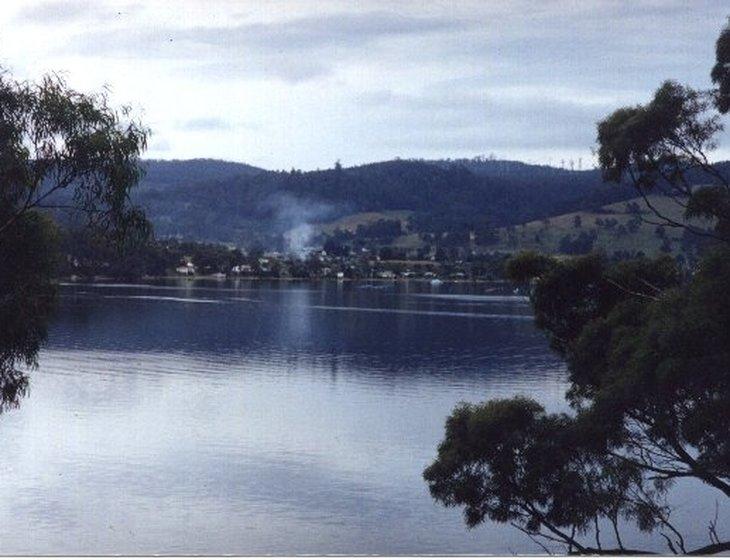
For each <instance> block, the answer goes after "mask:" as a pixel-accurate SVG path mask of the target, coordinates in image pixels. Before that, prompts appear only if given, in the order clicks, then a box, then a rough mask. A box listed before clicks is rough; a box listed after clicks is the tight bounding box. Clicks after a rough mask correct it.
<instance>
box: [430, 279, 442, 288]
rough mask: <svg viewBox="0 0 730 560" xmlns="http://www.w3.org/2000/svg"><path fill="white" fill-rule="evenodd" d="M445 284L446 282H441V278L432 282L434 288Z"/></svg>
mask: <svg viewBox="0 0 730 560" xmlns="http://www.w3.org/2000/svg"><path fill="white" fill-rule="evenodd" d="M443 283H444V281H443V280H440V279H439V278H434V279H433V280H431V285H432V286H438V285H439V284H443Z"/></svg>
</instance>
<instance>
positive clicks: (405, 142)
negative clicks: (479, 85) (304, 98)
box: [360, 90, 613, 152]
mask: <svg viewBox="0 0 730 560" xmlns="http://www.w3.org/2000/svg"><path fill="white" fill-rule="evenodd" d="M360 102H361V104H362V105H361V106H362V107H363V108H364V110H366V111H368V114H369V115H370V118H371V121H372V122H373V124H374V126H376V127H383V128H384V127H388V129H389V130H390V133H389V134H386V135H384V136H385V138H384V139H383V143H384V144H385V145H388V146H390V147H392V148H403V149H405V148H407V147H414V148H419V149H431V148H438V149H443V150H449V149H453V150H473V151H475V152H478V151H480V150H483V149H485V147H489V148H490V149H514V148H526V149H529V148H545V147H560V148H572V149H581V150H586V151H587V150H589V149H590V148H591V147H592V146H593V144H594V142H595V125H596V122H597V121H598V120H600V119H601V118H603V117H604V116H606V115H607V114H608V113H609V112H610V111H611V110H612V109H613V106H612V105H610V104H608V103H607V104H605V105H602V104H598V103H596V104H591V105H586V104H583V103H580V102H579V101H571V100H568V99H558V98H539V97H535V98H534V97H529V98H519V97H515V98H503V97H497V96H493V95H490V94H489V91H488V90H485V91H483V92H481V93H478V94H477V93H464V92H452V93H447V94H442V95H436V94H428V95H423V96H415V95H401V94H395V93H392V92H388V91H376V92H372V93H370V94H367V95H364V96H362V97H361V98H360Z"/></svg>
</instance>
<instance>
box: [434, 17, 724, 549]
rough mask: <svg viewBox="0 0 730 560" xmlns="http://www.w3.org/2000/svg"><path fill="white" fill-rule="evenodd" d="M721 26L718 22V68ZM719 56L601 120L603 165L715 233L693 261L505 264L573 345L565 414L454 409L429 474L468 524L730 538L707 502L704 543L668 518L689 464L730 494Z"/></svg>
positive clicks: (553, 335)
mask: <svg viewBox="0 0 730 560" xmlns="http://www.w3.org/2000/svg"><path fill="white" fill-rule="evenodd" d="M727 41H728V31H727V30H725V31H723V33H722V35H721V38H720V41H718V49H717V56H718V64H719V65H721V68H722V69H725V68H726V66H725V64H726V61H727V60H728V59H727V50H726V46H727ZM717 68H718V67H717V66H716V67H715V70H713V79H714V80H715V82H716V83H718V82H720V87H719V89H718V90H715V91H711V92H698V91H695V90H693V89H691V88H688V87H686V86H681V85H679V84H676V83H675V82H665V83H664V84H663V85H662V86H661V87H660V88H659V89H658V90H657V92H656V94H655V95H654V98H653V100H652V101H651V102H650V103H648V104H647V105H643V106H637V107H628V108H622V109H618V110H617V111H615V112H614V113H613V114H611V115H610V116H608V117H607V118H606V119H604V120H603V121H602V122H600V123H599V125H598V144H599V150H598V155H599V161H600V164H601V168H602V171H603V173H604V177H605V178H606V179H607V180H609V181H616V182H618V181H621V180H622V179H623V178H624V177H626V176H628V177H629V178H630V180H631V182H632V184H633V185H634V186H635V188H636V189H637V190H638V192H639V193H640V194H641V195H642V196H644V197H645V200H646V201H647V204H648V205H649V207H650V208H652V209H653V210H654V217H653V218H654V219H655V220H656V223H657V224H659V225H663V226H667V227H681V228H685V229H686V230H687V231H688V232H689V233H691V234H693V235H698V236H703V237H707V238H709V239H711V241H712V243H710V244H709V246H708V248H707V249H706V252H705V254H704V256H703V258H702V260H701V262H700V264H699V266H698V267H697V269H696V270H694V271H693V273H692V274H691V275H690V276H688V277H685V276H683V275H682V274H681V273H680V271H679V270H678V269H677V267H676V265H675V262H674V261H673V260H672V259H670V258H668V257H664V258H659V259H654V260H649V259H639V260H633V261H625V262H619V263H610V262H608V261H607V260H606V259H605V258H604V257H602V256H600V255H596V254H593V255H588V256H585V257H578V258H573V259H568V260H557V259H555V258H550V257H545V256H542V255H538V254H523V255H520V256H518V257H516V258H513V259H512V260H511V261H510V262H509V263H508V264H507V273H508V275H509V276H510V277H511V278H512V279H513V280H514V281H515V282H521V283H528V284H529V285H530V286H531V301H532V304H533V307H534V311H535V321H536V325H537V326H538V327H539V328H540V329H542V330H544V331H545V332H546V334H547V336H548V338H549V341H550V345H551V347H552V348H553V349H554V350H555V351H557V352H558V353H559V354H560V355H561V356H562V357H563V358H564V359H565V360H566V363H567V366H568V371H569V381H570V389H569V391H568V393H567V395H566V396H567V400H568V403H569V404H570V406H571V408H572V413H571V414H566V413H563V414H549V413H547V412H546V411H545V410H544V408H543V407H542V406H541V405H540V404H539V403H537V402H535V401H533V400H531V399H527V398H524V397H517V398H513V399H502V400H493V401H488V402H486V403H482V404H479V405H470V404H464V405H461V406H459V407H458V408H457V409H456V410H455V411H454V412H453V413H452V415H451V416H450V417H449V418H448V420H447V422H446V435H445V438H444V440H443V442H442V443H441V445H440V446H439V449H438V456H437V458H436V460H435V462H434V463H433V464H432V465H431V466H430V467H428V468H427V469H426V471H425V472H424V477H425V479H426V481H427V483H428V485H429V488H430V491H431V494H432V495H433V496H434V498H436V499H437V500H438V501H440V502H441V503H443V504H444V505H446V506H451V507H463V508H464V515H465V519H466V522H467V524H468V525H470V526H474V525H477V524H478V523H481V522H482V521H483V520H484V519H491V520H493V521H496V522H502V523H510V524H512V525H513V526H514V527H516V528H517V529H519V530H520V531H522V532H524V533H525V534H526V535H528V536H529V537H530V538H532V539H534V540H535V542H537V543H539V544H540V546H542V547H544V550H545V551H549V550H550V548H549V547H550V546H553V545H556V544H560V545H564V546H565V547H566V548H567V551H568V552H578V553H584V554H588V553H590V554H605V553H614V554H615V553H632V552H633V553H638V552H655V550H653V549H651V548H647V549H645V550H632V549H630V548H629V547H626V546H625V545H624V542H623V539H622V526H624V524H626V523H632V524H633V525H635V526H636V527H637V528H638V529H639V530H640V531H643V532H646V533H655V534H658V535H661V537H662V538H663V539H664V542H665V543H666V546H667V548H668V550H669V551H670V552H672V553H676V554H709V553H716V552H723V551H728V550H730V542H728V541H723V540H721V538H720V535H719V534H718V529H717V520H716V519H715V518H713V515H712V513H713V512H712V508H710V507H708V517H707V519H706V520H705V522H706V523H707V525H706V527H707V535H708V539H709V542H707V543H704V544H701V545H698V543H689V542H688V541H687V540H686V539H685V536H684V534H683V530H682V528H681V527H677V526H676V525H675V523H674V522H673V519H672V505H671V501H670V497H671V490H672V489H673V488H674V487H675V486H676V484H678V481H682V480H686V479H693V480H696V481H700V482H702V483H704V484H706V485H708V486H709V487H711V488H712V489H714V490H715V491H716V492H717V495H718V499H722V500H727V499H728V498H730V415H728V410H730V236H729V235H728V233H730V229H728V220H729V219H730V213H729V212H728V209H730V186H729V185H728V178H727V177H726V176H725V175H724V174H723V173H722V172H720V171H719V170H718V169H717V168H715V167H714V166H713V165H712V163H711V162H710V159H709V157H708V152H709V151H711V150H712V149H713V148H714V146H715V137H716V133H717V132H718V131H719V130H721V128H722V125H721V123H720V121H719V115H718V114H716V113H713V108H717V110H718V111H720V112H725V111H727V109H728V107H727V105H726V104H725V103H724V100H725V98H724V97H723V95H725V94H723V92H722V87H723V84H725V85H727V84H726V82H723V80H726V79H727V76H726V74H723V73H722V72H721V71H719V70H717ZM653 190H658V191H659V192H661V193H663V194H665V195H666V196H667V197H670V198H671V199H672V200H674V201H675V202H676V203H677V204H680V205H681V206H682V207H683V208H684V211H685V216H686V217H688V218H690V217H703V218H706V219H708V220H709V221H710V223H711V224H712V227H707V228H700V227H697V226H694V225H688V224H687V223H685V222H678V221H675V220H672V219H671V218H668V217H667V216H664V215H662V214H661V213H660V212H659V211H657V210H656V209H654V208H653V207H651V203H650V201H649V199H647V198H646V193H647V192H650V191H653ZM698 522H700V521H699V520H698ZM606 528H608V529H609V534H608V535H607V534H606V532H605V529H606Z"/></svg>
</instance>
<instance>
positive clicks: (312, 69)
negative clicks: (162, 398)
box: [0, 0, 730, 169]
mask: <svg viewBox="0 0 730 560" xmlns="http://www.w3.org/2000/svg"><path fill="white" fill-rule="evenodd" d="M728 15H730V5H728V3H727V0H717V1H713V0H707V1H701V0H692V1H691V2H688V1H686V0H677V1H674V0H646V1H644V0H632V1H601V0H571V1H567V0H556V1H550V0H532V1H523V0H510V1H507V0H482V1H479V2H470V1H466V0H460V1H456V0H452V1H444V0H417V1H416V0H414V1H406V0H401V1H396V0H389V1H386V0H358V1H356V0H352V1H345V0H338V1H326V0H275V1H264V0H238V1H234V0H189V1H184V0H178V1H174V2H173V1H172V0H170V1H163V0H157V1H155V0H145V1H144V2H142V1H137V2H134V1H131V2H116V1H110V0H106V1H105V0H88V1H86V0H61V1H55V0H54V1H39V2H28V1H22V2H21V1H17V2H14V1H12V0H11V1H8V0H3V2H2V4H0V45H1V48H0V65H2V66H5V67H6V68H7V69H9V70H10V71H11V72H12V73H13V74H14V75H15V76H16V77H18V78H28V79H33V78H37V77H39V76H40V75H42V74H43V73H44V72H48V71H59V72H62V73H63V74H64V75H65V76H66V78H67V80H68V81H69V83H70V84H71V85H73V86H74V87H76V88H78V89H83V90H100V89H101V88H103V87H107V86H108V87H110V88H111V91H112V97H113V100H114V101H115V102H116V103H126V104H130V105H132V107H133V108H134V110H135V111H136V113H137V114H138V115H139V116H140V117H141V118H142V119H143V120H144V122H145V123H146V124H147V125H148V126H150V127H151V128H152V130H153V137H152V140H151V143H150V150H149V152H148V154H147V155H148V156H149V157H158V158H164V159H173V158H191V157H214V158H222V159H228V160H234V161H243V162H247V163H251V164H254V165H260V166H263V167H267V168H275V169H283V168H285V169H289V168H291V167H297V168H302V169H313V168H317V167H331V166H332V165H333V163H334V162H335V161H336V160H338V159H339V160H341V161H342V163H343V165H353V164H357V163H363V162H368V161H376V160H383V159H390V158H393V157H396V156H399V157H404V158H405V157H424V158H434V157H463V156H469V157H470V156H474V155H479V154H490V153H493V154H495V155H496V156H497V157H500V158H510V159H520V160H524V161H534V162H542V163H552V164H553V165H559V163H560V160H562V159H564V160H568V159H570V158H573V159H575V160H576V161H577V159H578V158H579V157H580V158H582V161H583V162H584V163H583V165H584V167H585V166H586V165H589V162H590V160H591V155H590V150H591V147H592V146H593V144H594V138H595V123H596V121H597V120H599V119H600V118H601V117H602V116H604V115H606V114H607V113H608V112H610V111H611V110H612V109H613V108H615V107H617V106H619V105H626V104H634V103H640V102H644V101H646V100H647V99H648V98H649V96H650V95H651V93H652V91H653V90H654V89H655V88H656V87H657V86H658V85H659V83H660V82H661V81H662V80H664V79H667V78H673V79H676V80H679V81H680V82H683V83H688V84H691V85H694V86H696V87H706V86H708V85H709V78H708V74H709V69H710V67H711V65H712V63H713V56H714V43H715V39H716V38H717V35H718V33H719V31H720V29H721V28H722V26H723V25H724V23H725V22H726V21H727V19H726V18H727V16H728ZM723 142H724V144H726V145H727V144H730V136H729V135H725V137H724V138H723ZM729 153H730V151H727V150H724V149H723V153H722V155H723V156H724V155H725V154H729Z"/></svg>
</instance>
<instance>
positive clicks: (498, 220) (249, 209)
mask: <svg viewBox="0 0 730 560" xmlns="http://www.w3.org/2000/svg"><path fill="white" fill-rule="evenodd" d="M145 165H146V168H147V175H146V177H145V179H144V180H143V181H142V183H141V185H140V187H139V188H138V189H137V191H136V193H135V194H134V198H135V201H136V202H137V203H139V204H141V205H142V206H143V207H144V208H145V210H146V211H147V214H148V216H149V218H150V219H151V221H152V223H153V224H154V226H155V230H156V232H157V234H158V236H174V237H178V238H182V239H190V240H199V241H217V242H225V243H233V244H237V245H241V246H252V245H261V246H264V247H267V248H286V245H287V243H288V242H289V241H288V239H290V238H288V237H287V236H285V233H286V232H290V231H292V230H297V231H299V232H303V233H304V238H307V237H309V236H310V234H311V235H314V234H315V233H316V232H317V231H318V228H319V226H322V225H325V224H331V223H333V222H336V221H337V220H342V219H345V218H346V217H348V216H352V215H355V214H363V213H367V214H370V215H371V218H372V216H373V214H377V213H385V214H383V219H384V220H387V219H388V214H387V213H391V214H392V212H400V213H405V214H401V216H402V215H407V216H408V220H407V225H406V227H407V231H404V232H403V233H404V234H410V235H413V234H423V233H435V234H439V233H443V232H454V231H459V232H463V231H467V230H469V229H474V228H484V227H500V226H508V225H513V224H519V223H524V222H528V221H531V220H537V219H541V218H544V217H548V216H554V215H556V214H562V213H567V212H571V211H578V210H581V209H586V208H599V207H601V206H603V205H605V204H609V203H612V202H617V201H621V200H627V199H629V198H630V197H631V196H633V191H632V190H631V189H630V188H628V187H627V186H616V185H606V184H604V183H603V182H602V181H601V178H600V174H599V173H598V172H597V171H595V170H589V171H567V170H560V169H554V168H550V167H546V166H535V165H528V164H522V163H519V162H492V161H489V162H485V161H480V160H457V161H412V160H394V161H386V162H379V163H373V164H368V165H361V166H357V167H350V168H342V167H339V166H337V167H336V168H334V169H328V170H322V171H310V172H302V171H297V170H292V171H291V172H282V171H269V170H264V169H259V168H255V167H252V166H248V165H245V164H238V163H231V162H222V161H215V160H187V161H159V160H150V161H147V162H145ZM325 229H326V228H325ZM300 237H301V236H300ZM306 241H307V239H299V242H300V243H305V242H306Z"/></svg>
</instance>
